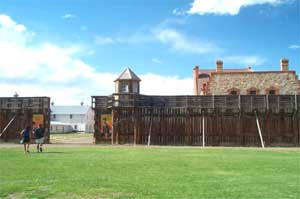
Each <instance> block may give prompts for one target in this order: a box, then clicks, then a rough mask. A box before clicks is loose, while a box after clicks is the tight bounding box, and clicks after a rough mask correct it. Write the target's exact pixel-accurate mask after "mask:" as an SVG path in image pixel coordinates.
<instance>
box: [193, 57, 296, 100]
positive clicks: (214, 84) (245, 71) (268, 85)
mask: <svg viewBox="0 0 300 199" xmlns="http://www.w3.org/2000/svg"><path fill="white" fill-rule="evenodd" d="M280 69H281V70H280V71H253V70H252V69H251V67H248V68H241V69H224V68H223V62H222V61H220V60H218V61H216V68H215V69H206V70H203V69H199V67H198V66H196V67H195V68H194V75H193V76H194V95H228V94H232V95H249V94H251V95H272V94H273V95H295V94H297V95H299V94H300V81H299V79H298V76H297V75H296V71H292V70H289V61H288V59H281V60H280Z"/></svg>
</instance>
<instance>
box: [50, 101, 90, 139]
mask: <svg viewBox="0 0 300 199" xmlns="http://www.w3.org/2000/svg"><path fill="white" fill-rule="evenodd" d="M72 131H75V132H88V133H91V132H94V111H93V110H92V108H91V107H89V106H55V105H53V106H51V122H50V132H63V133H64V132H72Z"/></svg>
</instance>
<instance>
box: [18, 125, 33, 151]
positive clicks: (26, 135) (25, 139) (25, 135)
mask: <svg viewBox="0 0 300 199" xmlns="http://www.w3.org/2000/svg"><path fill="white" fill-rule="evenodd" d="M30 131H31V127H30V126H27V127H26V128H25V129H23V130H22V131H21V133H20V134H21V136H22V143H23V144H24V153H29V144H30Z"/></svg>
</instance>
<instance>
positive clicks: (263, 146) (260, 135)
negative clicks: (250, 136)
mask: <svg viewBox="0 0 300 199" xmlns="http://www.w3.org/2000/svg"><path fill="white" fill-rule="evenodd" d="M254 113H255V117H256V125H257V129H258V133H259V138H260V142H261V147H262V148H265V145H264V140H263V137H262V134H261V129H260V125H259V121H258V117H257V113H256V111H254Z"/></svg>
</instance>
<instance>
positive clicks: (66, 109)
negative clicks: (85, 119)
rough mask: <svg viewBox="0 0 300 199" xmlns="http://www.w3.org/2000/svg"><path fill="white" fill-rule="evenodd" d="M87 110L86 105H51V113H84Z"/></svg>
mask: <svg viewBox="0 0 300 199" xmlns="http://www.w3.org/2000/svg"><path fill="white" fill-rule="evenodd" d="M88 110H89V107H88V106H51V114H56V115H70V114H73V115H85V114H87V112H88Z"/></svg>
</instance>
